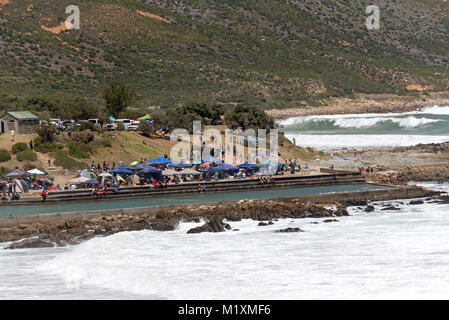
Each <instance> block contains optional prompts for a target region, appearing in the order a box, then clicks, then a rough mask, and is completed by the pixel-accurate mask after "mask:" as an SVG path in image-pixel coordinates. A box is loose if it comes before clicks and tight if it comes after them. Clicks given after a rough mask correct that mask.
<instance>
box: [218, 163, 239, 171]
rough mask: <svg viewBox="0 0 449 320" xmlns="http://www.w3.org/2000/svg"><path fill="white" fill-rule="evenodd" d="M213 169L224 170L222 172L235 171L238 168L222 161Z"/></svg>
mask: <svg viewBox="0 0 449 320" xmlns="http://www.w3.org/2000/svg"><path fill="white" fill-rule="evenodd" d="M214 169H216V170H217V171H224V172H228V173H235V172H238V171H239V168H237V167H234V166H231V165H229V164H226V163H222V164H220V165H219V166H218V167H215V168H214Z"/></svg>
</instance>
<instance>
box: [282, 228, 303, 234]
mask: <svg viewBox="0 0 449 320" xmlns="http://www.w3.org/2000/svg"><path fill="white" fill-rule="evenodd" d="M276 232H279V233H286V232H304V231H303V230H301V229H299V228H287V229H282V230H278V231H276Z"/></svg>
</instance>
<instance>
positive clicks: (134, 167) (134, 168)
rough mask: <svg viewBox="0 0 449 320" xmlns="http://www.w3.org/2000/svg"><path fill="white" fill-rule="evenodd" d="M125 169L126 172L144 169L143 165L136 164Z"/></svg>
mask: <svg viewBox="0 0 449 320" xmlns="http://www.w3.org/2000/svg"><path fill="white" fill-rule="evenodd" d="M125 168H126V169H128V170H142V169H145V165H144V164H136V165H134V166H128V167H125Z"/></svg>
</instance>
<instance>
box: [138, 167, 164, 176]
mask: <svg viewBox="0 0 449 320" xmlns="http://www.w3.org/2000/svg"><path fill="white" fill-rule="evenodd" d="M137 174H138V175H140V176H141V175H145V176H147V175H160V174H162V170H158V169H156V168H154V167H151V166H146V167H145V168H144V169H143V170H141V171H139V173H137Z"/></svg>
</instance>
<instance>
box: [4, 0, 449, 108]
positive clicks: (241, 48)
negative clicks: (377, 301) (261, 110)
mask: <svg viewBox="0 0 449 320" xmlns="http://www.w3.org/2000/svg"><path fill="white" fill-rule="evenodd" d="M148 2H149V3H150V4H146V3H145V1H137V0H95V1H87V0H80V1H78V2H77V3H78V5H79V7H80V11H81V30H73V31H68V32H63V33H61V34H52V33H50V32H48V31H45V30H42V29H41V25H45V26H47V27H54V26H57V25H59V24H60V23H61V22H62V21H64V20H65V17H66V16H67V15H66V14H65V7H66V6H67V5H69V4H72V2H71V1H69V0H60V1H51V0H34V1H25V0H21V1H15V0H12V1H11V3H10V4H8V5H5V6H3V7H2V10H1V11H0V29H1V30H0V87H1V89H0V94H1V93H4V94H5V95H7V96H9V97H8V99H9V100H8V99H0V103H2V102H1V100H3V107H10V106H11V105H14V104H19V105H20V102H17V101H14V98H13V96H19V97H23V96H25V97H26V96H34V95H42V93H43V92H45V94H47V95H50V96H52V97H60V99H62V100H64V99H70V97H71V96H72V95H77V94H81V95H84V96H87V97H89V98H90V99H92V100H94V101H96V102H97V103H100V102H99V101H100V96H101V91H102V89H103V88H104V87H105V86H106V85H107V84H108V83H110V82H112V81H115V80H120V81H123V82H125V83H127V84H131V85H132V86H134V87H135V88H136V90H137V91H138V92H139V93H140V95H141V99H140V102H139V105H140V106H145V107H148V106H152V105H162V106H173V105H174V104H179V103H183V102H187V101H193V100H196V101H219V102H223V103H228V102H241V101H246V102H250V103H252V104H255V105H270V106H274V107H294V106H298V105H300V104H301V103H302V102H303V101H307V100H309V99H311V98H314V97H321V96H326V95H343V94H350V93H351V92H352V91H353V90H354V91H356V92H364V93H380V92H382V93H389V92H400V91H402V90H404V88H405V87H406V86H407V85H409V84H413V83H418V84H421V85H424V86H426V85H431V86H433V87H434V89H435V90H442V89H447V88H448V87H449V84H448V82H449V80H448V79H449V76H448V74H449V70H448V63H447V52H448V50H449V40H448V37H449V36H448V34H447V27H448V26H449V20H448V18H447V8H448V5H449V4H448V3H444V2H442V1H441V0H439V1H437V0H433V1H431V0H426V1H425V2H422V3H421V2H418V1H414V0H407V1H399V0H392V1H388V2H386V3H382V5H381V10H382V11H381V13H382V16H381V17H382V29H381V30H380V32H367V31H366V30H365V29H364V21H365V18H366V16H365V14H364V9H365V8H366V6H367V5H368V4H371V3H368V1H341V0H340V1H335V0H320V1H315V0H313V1H312V0H305V1H280V0H263V1H262V0H250V1H235V0H223V1H214V0H211V1H209V2H207V6H206V5H205V2H203V1H199V0H185V1H182V3H181V4H179V1H171V0H164V1H148ZM31 4H32V5H33V6H32V7H30V5H31ZM436 4H438V8H436V7H435V6H436ZM137 10H143V11H146V12H150V13H153V14H158V15H160V16H162V17H164V18H166V19H169V20H170V21H171V24H167V23H163V22H160V21H158V20H155V19H150V18H148V17H143V16H141V15H139V14H138V13H137ZM5 100H6V102H5Z"/></svg>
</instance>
